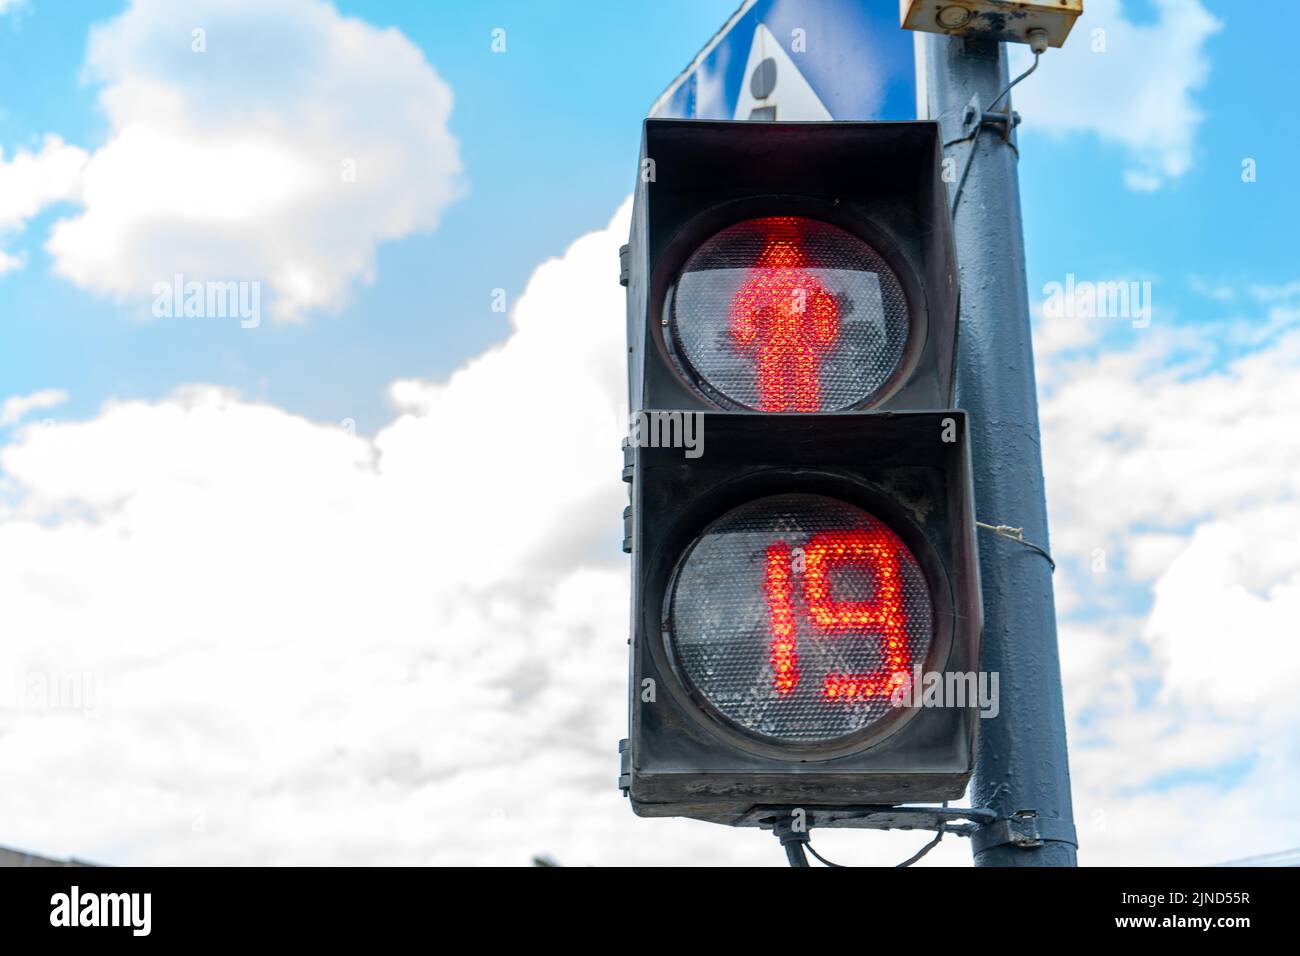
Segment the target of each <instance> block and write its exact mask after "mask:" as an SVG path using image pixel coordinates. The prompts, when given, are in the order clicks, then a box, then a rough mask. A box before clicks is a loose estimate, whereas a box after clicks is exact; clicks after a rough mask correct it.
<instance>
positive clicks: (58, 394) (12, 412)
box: [0, 388, 68, 427]
mask: <svg viewBox="0 0 1300 956" xmlns="http://www.w3.org/2000/svg"><path fill="white" fill-rule="evenodd" d="M67 400H68V393H67V392H65V391H64V390H63V389H61V388H46V389H42V390H41V391H39V392H32V393H31V394H30V395H11V396H10V397H9V398H6V399H5V400H4V401H3V402H0V427H5V426H8V425H13V424H14V423H16V422H18V421H21V420H22V417H23V416H24V415H26V414H27V413H28V412H30V411H35V410H36V409H41V408H54V407H55V406H57V405H62V404H63V403H64V402H66V401H67Z"/></svg>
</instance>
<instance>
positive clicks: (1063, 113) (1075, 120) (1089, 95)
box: [1011, 0, 1222, 191]
mask: <svg viewBox="0 0 1300 956" xmlns="http://www.w3.org/2000/svg"><path fill="white" fill-rule="evenodd" d="M1154 7H1155V12H1156V18H1155V19H1154V21H1153V22H1151V23H1149V24H1136V23H1134V22H1132V21H1131V20H1130V19H1128V17H1126V16H1125V13H1126V8H1125V5H1124V4H1123V3H1122V2H1121V0H1088V3H1087V4H1086V5H1085V9H1084V14H1083V16H1082V17H1080V18H1079V21H1078V22H1077V23H1076V24H1075V26H1074V30H1073V32H1072V33H1071V34H1070V39H1069V40H1068V41H1067V42H1066V44H1065V46H1064V47H1062V48H1061V49H1059V50H1056V49H1053V50H1048V51H1047V53H1045V54H1044V55H1043V59H1042V63H1041V65H1040V66H1039V68H1038V71H1037V72H1036V73H1035V74H1034V75H1033V76H1031V77H1030V78H1029V79H1027V80H1025V82H1023V83H1021V84H1020V85H1019V86H1017V87H1016V89H1015V93H1014V98H1015V107H1016V109H1017V110H1019V111H1020V112H1021V113H1023V114H1024V116H1025V125H1024V127H1022V129H1023V130H1024V131H1026V132H1029V133H1033V132H1036V131H1043V132H1046V133H1049V134H1052V135H1055V136H1066V135H1068V134H1073V133H1091V134H1094V135H1096V136H1098V137H1100V138H1101V139H1102V140H1103V141H1105V142H1108V143H1113V144H1116V145H1118V146H1120V147H1122V148H1123V149H1124V151H1125V154H1126V156H1127V159H1128V163H1129V168H1128V169H1127V170H1126V171H1125V174H1124V180H1125V183H1126V185H1128V186H1129V188H1131V189H1135V190H1139V191H1151V190H1154V189H1158V188H1160V186H1162V185H1163V184H1164V183H1166V182H1168V181H1170V180H1173V179H1177V178H1178V177H1179V176H1181V175H1183V174H1184V173H1185V172H1187V170H1188V169H1190V168H1191V166H1192V161H1193V157H1194V153H1195V146H1196V130H1197V128H1198V127H1199V126H1200V123H1201V120H1202V118H1203V116H1202V113H1201V110H1200V108H1199V107H1198V106H1197V104H1196V101H1195V97H1194V94H1195V93H1196V92H1197V91H1198V90H1200V89H1201V88H1202V87H1203V86H1204V85H1205V83H1206V80H1207V79H1208V77H1209V73H1210V62H1209V58H1208V57H1207V55H1206V51H1205V47H1206V42H1207V41H1208V39H1209V38H1210V37H1211V36H1212V35H1213V34H1214V33H1215V32H1217V31H1218V30H1219V29H1221V27H1222V24H1221V23H1220V22H1219V21H1218V20H1216V19H1215V18H1214V17H1213V16H1212V15H1211V14H1210V13H1209V11H1207V10H1206V9H1205V7H1204V6H1202V4H1201V2H1200V0H1154ZM1011 49H1012V51H1013V61H1012V68H1013V69H1014V70H1015V71H1016V72H1020V71H1022V70H1024V69H1027V68H1028V66H1029V62H1030V58H1031V57H1030V54H1029V52H1028V48H1027V47H1023V46H1013V47H1012V48H1011Z"/></svg>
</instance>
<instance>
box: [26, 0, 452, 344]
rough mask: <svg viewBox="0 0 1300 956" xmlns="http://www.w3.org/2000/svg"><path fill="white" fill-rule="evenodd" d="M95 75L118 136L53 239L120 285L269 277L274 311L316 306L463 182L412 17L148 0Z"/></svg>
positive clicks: (319, 5) (138, 2) (330, 299)
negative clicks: (408, 30)
mask: <svg viewBox="0 0 1300 956" xmlns="http://www.w3.org/2000/svg"><path fill="white" fill-rule="evenodd" d="M195 31H203V32H202V33H201V34H196V33H195ZM200 46H201V47H202V50H201V51H198V50H196V47H200ZM86 73H87V76H88V78H89V79H90V80H92V81H93V82H95V83H97V84H100V85H101V86H102V89H101V92H100V104H101V106H102V108H103V110H104V113H105V114H106V117H107V119H108V123H109V133H108V140H107V142H106V143H105V145H104V146H103V147H102V148H100V149H98V150H96V151H95V152H94V154H93V155H92V156H91V157H90V159H89V162H88V163H87V164H86V167H85V172H84V200H83V201H84V204H85V208H84V211H82V212H81V213H80V214H79V215H76V216H74V217H72V218H68V219H65V220H63V221H61V222H59V223H57V224H56V225H55V227H54V229H53V232H52V234H51V236H50V239H49V242H48V245H47V248H48V249H49V251H50V253H51V254H52V255H53V257H54V260H55V270H56V271H57V272H58V273H59V274H61V275H63V276H66V277H67V278H69V279H71V280H72V281H74V282H75V283H77V284H78V285H81V286H84V287H85V288H88V289H91V290H93V291H95V292H98V293H102V294H105V295H109V296H112V297H115V298H117V299H123V300H133V299H140V300H142V301H147V300H148V297H149V296H150V295H151V293H150V291H149V290H150V289H151V288H152V286H153V284H154V283H155V282H170V281H171V280H172V276H173V275H174V274H176V273H182V274H184V275H185V276H186V277H187V278H188V279H193V280H198V281H254V280H258V281H262V282H264V283H266V284H267V285H268V287H269V289H270V291H271V293H273V297H274V303H273V304H272V307H271V309H270V311H271V314H272V316H273V317H274V318H280V319H290V320H297V319H301V318H302V317H303V316H304V314H305V313H306V312H307V311H309V310H312V309H317V308H322V307H324V308H330V307H337V306H339V305H341V304H342V303H343V302H345V301H346V299H347V295H348V291H349V288H350V287H351V286H352V284H353V283H355V282H356V281H358V280H360V281H367V280H369V279H370V278H371V277H372V275H373V272H374V260H375V247H376V245H377V244H378V243H380V242H383V241H386V240H392V239H398V238H401V237H404V236H408V235H411V234H413V233H418V232H424V231H428V230H431V229H433V228H434V227H435V226H436V225H437V223H438V220H439V218H440V216H441V213H442V211H443V210H444V209H445V207H446V206H447V204H448V203H449V202H451V201H452V200H453V199H454V198H455V197H456V196H457V195H458V193H459V190H460V185H459V173H460V169H461V164H460V159H459V153H458V147H457V144H456V141H455V139H454V138H453V137H452V135H451V133H450V132H449V131H448V128H447V121H448V117H449V115H450V112H451V106H452V95H451V91H450V89H449V88H448V86H447V84H446V83H444V82H443V81H442V80H441V79H440V78H439V76H438V75H437V73H436V72H435V71H434V70H433V68H432V67H431V66H430V65H429V63H428V62H427V61H426V60H425V59H424V56H423V54H422V53H421V52H420V50H419V49H418V48H416V47H415V46H414V45H413V44H412V43H411V42H410V41H409V40H407V39H406V38H405V37H403V36H402V35H401V33H399V32H398V31H396V30H393V29H386V30H381V29H378V28H375V27H372V26H370V25H368V24H366V23H363V22H362V21H360V20H356V19H352V18H346V17H343V16H340V15H339V13H338V12H337V11H336V10H335V9H334V8H333V7H332V6H330V5H329V4H327V3H323V2H320V0H274V2H268V0H200V2H194V3H187V4H184V5H181V6H177V5H176V4H171V3H164V2H161V0H134V2H133V3H132V4H131V6H130V7H129V8H128V9H127V10H126V12H124V13H123V14H122V15H121V16H119V17H117V18H116V19H114V20H112V21H110V22H108V23H107V24H105V25H103V26H100V27H98V28H96V29H95V30H94V31H93V32H92V35H91V41H90V46H89V52H88V54H87V63H86Z"/></svg>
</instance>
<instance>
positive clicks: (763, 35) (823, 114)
mask: <svg viewBox="0 0 1300 956" xmlns="http://www.w3.org/2000/svg"><path fill="white" fill-rule="evenodd" d="M733 118H734V119H738V120H747V119H756V120H828V119H831V118H832V117H831V114H830V110H828V109H827V108H826V105H825V104H824V103H822V101H821V100H820V99H819V98H818V96H817V94H816V93H814V92H813V88H812V86H811V85H810V84H809V83H808V81H807V80H806V79H804V75H803V74H802V73H800V72H799V68H798V67H797V66H795V65H794V60H792V59H791V58H790V54H789V53H787V52H786V51H785V48H784V47H782V46H781V44H780V43H778V42H777V39H776V37H774V36H773V35H772V31H771V30H769V29H768V28H767V27H766V26H764V25H763V24H761V23H760V24H759V25H758V27H757V28H756V29H755V30H754V42H753V43H752V44H750V47H749V59H748V60H747V61H746V63H745V78H744V81H743V82H742V83H741V85H740V96H739V98H738V99H737V100H736V113H735V116H734V117H733Z"/></svg>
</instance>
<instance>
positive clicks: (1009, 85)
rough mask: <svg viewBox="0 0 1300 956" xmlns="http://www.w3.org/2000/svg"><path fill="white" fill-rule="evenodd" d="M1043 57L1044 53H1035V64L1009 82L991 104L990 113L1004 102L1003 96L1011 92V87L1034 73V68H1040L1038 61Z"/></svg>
mask: <svg viewBox="0 0 1300 956" xmlns="http://www.w3.org/2000/svg"><path fill="white" fill-rule="evenodd" d="M1042 57H1043V55H1042V54H1041V53H1035V54H1034V65H1033V66H1031V67H1030V68H1029V69H1027V70H1025V72H1023V73H1021V74H1020V75H1019V76H1018V77H1016V78H1015V79H1014V80H1012V81H1011V82H1010V83H1008V84H1007V88H1006V89H1005V90H1003V91H1002V92H1001V93H999V94H998V95H997V98H996V99H994V100H993V102H992V103H990V104H989V108H988V112H990V113H992V112H993V107H995V106H997V105H998V104H999V103H1001V102H1002V97H1004V96H1006V95H1007V94H1008V93H1010V92H1011V87H1013V86H1015V85H1016V84H1017V83H1019V82H1020V81H1021V80H1023V79H1024V78H1025V77H1027V76H1028V75H1029V74H1030V73H1033V72H1034V70H1036V69H1038V61H1039V60H1041V59H1042Z"/></svg>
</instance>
